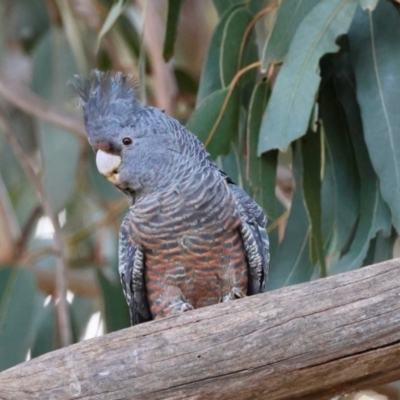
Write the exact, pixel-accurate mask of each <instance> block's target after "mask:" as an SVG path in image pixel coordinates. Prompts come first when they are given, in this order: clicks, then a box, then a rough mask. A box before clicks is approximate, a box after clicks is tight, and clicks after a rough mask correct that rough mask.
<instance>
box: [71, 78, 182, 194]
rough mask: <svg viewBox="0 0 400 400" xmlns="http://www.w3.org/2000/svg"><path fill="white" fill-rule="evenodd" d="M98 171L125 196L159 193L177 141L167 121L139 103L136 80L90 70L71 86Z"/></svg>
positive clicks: (159, 114)
mask: <svg viewBox="0 0 400 400" xmlns="http://www.w3.org/2000/svg"><path fill="white" fill-rule="evenodd" d="M74 86H75V89H76V91H77V93H78V94H79V96H80V98H81V104H82V107H83V114H84V122H85V128H86V132H87V135H88V140H89V143H90V145H91V146H92V148H93V150H94V151H95V153H96V165H97V168H98V170H99V172H100V173H101V174H102V175H104V176H105V177H106V178H107V179H108V180H109V181H110V182H112V183H113V184H114V185H115V186H117V187H118V188H119V189H121V190H122V191H124V192H126V193H127V194H133V195H134V196H135V197H136V196H137V195H138V194H140V193H149V192H152V191H155V190H157V188H159V187H160V185H161V183H162V182H163V181H165V180H163V175H164V174H165V173H166V172H167V171H168V169H173V168H174V155H175V154H176V141H175V138H174V135H172V134H171V133H170V130H169V129H168V127H169V120H172V119H171V118H170V117H168V116H166V115H165V114H163V112H162V111H161V110H158V109H157V108H154V107H148V106H144V105H142V104H141V103H140V101H139V100H138V99H137V96H136V91H135V88H134V82H133V80H132V78H131V77H130V76H125V75H123V74H121V73H120V72H117V73H109V72H100V71H97V70H94V71H92V72H91V73H90V75H89V78H88V79H83V78H80V77H77V79H76V82H75V84H74Z"/></svg>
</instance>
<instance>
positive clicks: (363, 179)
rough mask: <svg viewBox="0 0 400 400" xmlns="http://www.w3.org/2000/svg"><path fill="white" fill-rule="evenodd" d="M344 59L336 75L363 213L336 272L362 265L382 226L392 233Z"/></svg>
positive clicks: (384, 230) (347, 62) (351, 75)
mask: <svg viewBox="0 0 400 400" xmlns="http://www.w3.org/2000/svg"><path fill="white" fill-rule="evenodd" d="M341 62H342V63H343V65H342V68H343V69H342V71H340V70H339V71H338V73H337V75H336V86H337V87H338V96H339V99H340V102H341V104H342V106H343V111H344V113H345V116H346V119H347V123H348V126H349V130H350V137H351V140H352V143H353V148H354V152H355V157H356V162H357V168H358V172H359V174H360V184H361V187H360V217H359V220H358V224H357V230H356V232H355V235H354V239H353V240H352V242H351V245H350V248H349V250H348V252H347V253H346V254H345V255H344V256H343V257H342V258H341V259H340V260H339V262H338V264H337V265H336V266H335V267H334V268H333V271H332V272H333V273H339V272H346V271H351V270H353V269H356V268H359V267H360V266H361V265H362V263H363V260H364V259H365V257H366V255H367V252H368V248H369V244H370V241H371V239H373V238H374V237H375V236H376V234H377V232H379V231H381V230H382V231H383V233H384V235H385V236H388V235H389V234H390V230H391V216H390V211H389V208H388V206H387V205H386V203H385V202H384V201H383V199H382V196H381V193H380V190H379V180H378V177H377V176H376V174H375V172H374V170H373V168H372V165H371V160H370V158H369V155H368V151H367V147H366V145H365V140H364V136H363V127H362V121H361V115H360V109H359V106H358V103H357V99H356V94H355V92H354V87H355V84H354V76H353V74H352V71H351V69H350V63H349V60H347V59H346V58H345V56H343V58H342V60H341Z"/></svg>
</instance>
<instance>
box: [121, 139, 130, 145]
mask: <svg viewBox="0 0 400 400" xmlns="http://www.w3.org/2000/svg"><path fill="white" fill-rule="evenodd" d="M122 143H123V144H124V145H125V146H128V145H130V144H132V139H131V138H129V137H126V138H123V139H122Z"/></svg>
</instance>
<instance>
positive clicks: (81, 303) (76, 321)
mask: <svg viewBox="0 0 400 400" xmlns="http://www.w3.org/2000/svg"><path fill="white" fill-rule="evenodd" d="M98 311H99V309H98V300H97V299H96V298H92V297H84V296H78V295H75V296H74V299H73V300H72V303H71V305H70V312H71V326H72V331H73V333H74V336H75V339H76V341H79V340H82V337H83V336H84V334H85V332H86V328H87V325H88V323H89V320H90V318H91V316H92V315H93V314H94V313H96V312H98Z"/></svg>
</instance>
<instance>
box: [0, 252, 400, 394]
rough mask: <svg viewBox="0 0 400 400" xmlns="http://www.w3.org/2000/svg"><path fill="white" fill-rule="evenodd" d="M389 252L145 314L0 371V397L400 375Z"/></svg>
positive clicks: (273, 386)
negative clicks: (287, 282)
mask: <svg viewBox="0 0 400 400" xmlns="http://www.w3.org/2000/svg"><path fill="white" fill-rule="evenodd" d="M399 273H400V259H397V260H391V261H387V262H384V263H381V264H378V265H374V266H371V267H366V268H362V269H359V270H356V271H353V272H349V273H346V274H341V275H336V276H333V277H329V278H325V279H320V280H317V281H313V282H309V283H305V284H302V285H297V286H292V287H286V288H283V289H280V290H277V291H275V292H270V293H264V294H261V295H258V296H252V297H248V298H245V299H241V300H236V301H233V302H228V303H223V304H218V305H215V306H213V307H206V308H202V309H199V310H194V311H191V312H188V313H184V314H181V315H178V316H174V317H171V318H165V319H161V320H157V321H152V322H148V323H145V324H141V325H138V326H135V327H133V328H128V329H124V330H121V331H118V332H114V333H111V334H109V335H105V336H102V337H99V338H95V339H92V340H88V341H84V342H81V343H78V344H76V345H73V346H70V347H68V348H64V349H61V350H57V351H54V352H52V353H49V354H46V355H44V356H41V357H39V358H36V359H33V360H30V361H28V362H25V363H22V364H20V365H18V366H16V367H14V368H11V369H9V370H7V371H4V372H2V373H1V374H0V399H4V400H11V399H21V398H46V399H47V398H58V399H70V398H81V399H83V398H84V399H87V400H88V399H100V398H101V399H132V398H134V399H148V400H152V399H221V400H224V399H233V398H234V399H256V398H257V399H261V398H263V399H268V400H277V399H280V400H283V399H287V400H289V399H308V400H312V399H319V400H321V399H328V398H331V397H332V396H333V395H335V394H340V393H345V392H348V391H352V390H359V389H362V388H365V387H370V386H372V385H377V384H381V383H385V382H389V381H393V380H396V379H400V302H399V298H400V280H399Z"/></svg>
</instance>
